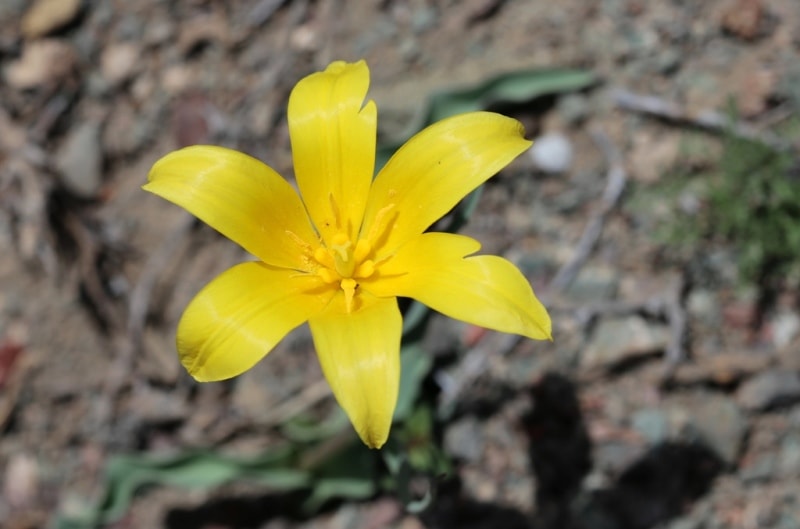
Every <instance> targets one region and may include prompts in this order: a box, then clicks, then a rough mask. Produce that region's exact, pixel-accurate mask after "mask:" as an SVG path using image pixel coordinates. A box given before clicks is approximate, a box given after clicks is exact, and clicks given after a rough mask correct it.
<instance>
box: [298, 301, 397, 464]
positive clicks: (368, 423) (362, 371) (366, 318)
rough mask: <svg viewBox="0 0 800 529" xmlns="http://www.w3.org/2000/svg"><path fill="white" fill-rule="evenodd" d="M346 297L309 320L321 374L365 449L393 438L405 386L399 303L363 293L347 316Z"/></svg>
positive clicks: (377, 446)
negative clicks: (396, 410) (399, 398)
mask: <svg viewBox="0 0 800 529" xmlns="http://www.w3.org/2000/svg"><path fill="white" fill-rule="evenodd" d="M343 297H344V296H342V295H339V296H337V298H334V300H333V301H332V302H331V304H330V305H329V306H328V308H327V309H326V310H325V311H324V312H322V313H320V314H319V315H317V316H314V317H312V318H311V319H310V320H309V325H310V326H311V333H312V335H313V336H314V345H315V347H316V349H317V355H318V356H319V362H320V364H321V365H322V372H323V373H324V374H325V378H326V379H328V383H329V384H330V386H331V389H332V390H333V394H334V395H335V396H336V400H337V401H338V402H339V405H340V406H341V407H342V408H343V409H344V411H345V412H346V413H347V416H348V417H350V422H352V423H353V426H354V427H355V429H356V432H358V435H359V437H361V440H362V441H364V444H366V445H367V446H369V447H370V448H380V447H381V446H382V445H383V443H385V442H386V439H387V437H388V436H389V429H390V427H391V425H392V415H393V414H394V408H395V405H396V404H397V392H398V390H399V384H400V335H401V333H402V326H403V322H402V318H401V316H400V310H399V309H398V307H397V300H396V299H394V298H389V299H377V298H373V297H371V296H369V295H364V294H360V295H359V302H360V303H361V306H360V307H358V309H357V310H355V311H353V312H351V313H348V312H347V311H346V310H345V306H344V300H343Z"/></svg>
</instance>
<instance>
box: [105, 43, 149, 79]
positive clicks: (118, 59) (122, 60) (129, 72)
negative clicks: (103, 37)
mask: <svg viewBox="0 0 800 529" xmlns="http://www.w3.org/2000/svg"><path fill="white" fill-rule="evenodd" d="M141 54H142V49H141V47H140V46H139V45H138V44H135V43H133V42H121V43H117V44H111V45H110V46H108V47H106V48H105V49H104V50H103V53H102V55H101V56H100V71H101V72H102V74H103V78H104V79H105V80H106V81H108V83H109V84H111V85H112V86H118V85H120V84H122V83H123V82H125V81H127V80H128V79H130V78H131V77H133V75H134V74H135V73H136V66H137V64H139V61H140V58H141Z"/></svg>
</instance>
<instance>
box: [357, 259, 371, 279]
mask: <svg viewBox="0 0 800 529" xmlns="http://www.w3.org/2000/svg"><path fill="white" fill-rule="evenodd" d="M374 273H375V263H374V262H373V261H372V260H368V261H364V262H363V263H361V264H360V265H358V268H357V269H356V273H355V274H353V275H355V276H356V277H357V278H359V279H364V278H367V277H370V276H371V275H372V274H374Z"/></svg>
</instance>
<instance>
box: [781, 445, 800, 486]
mask: <svg viewBox="0 0 800 529" xmlns="http://www.w3.org/2000/svg"><path fill="white" fill-rule="evenodd" d="M778 474H779V475H781V476H783V477H786V478H796V477H798V476H800V435H787V436H786V437H784V438H783V441H781V448H780V451H779V452H778Z"/></svg>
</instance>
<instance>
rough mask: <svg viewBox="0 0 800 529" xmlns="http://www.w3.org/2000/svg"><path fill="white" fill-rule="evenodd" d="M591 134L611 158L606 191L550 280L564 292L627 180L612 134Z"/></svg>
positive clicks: (594, 131) (604, 152)
mask: <svg viewBox="0 0 800 529" xmlns="http://www.w3.org/2000/svg"><path fill="white" fill-rule="evenodd" d="M590 133H591V135H592V138H593V139H594V141H595V143H597V146H598V147H599V148H600V150H602V151H603V154H604V155H605V157H606V160H607V161H608V173H607V175H606V188H605V190H604V191H603V196H602V199H601V202H600V207H599V208H598V209H597V211H596V212H595V213H594V214H593V215H592V218H591V219H590V220H589V223H588V224H587V225H586V229H584V231H583V234H582V235H581V238H580V241H578V246H577V247H576V249H575V253H574V254H573V256H572V259H570V260H569V261H568V262H567V263H565V264H564V265H563V266H562V267H561V268H560V269H559V270H558V272H557V273H556V275H555V277H554V278H553V280H552V281H551V282H550V287H551V288H552V289H553V290H556V291H562V290H564V289H565V288H567V287H568V286H569V285H570V283H572V281H573V280H574V279H575V276H577V275H578V272H579V271H580V269H581V268H582V267H583V265H584V263H586V260H587V259H588V258H589V256H590V255H591V253H592V250H593V249H594V247H595V244H597V241H598V240H599V239H600V234H601V233H602V231H603V225H604V224H605V221H606V218H607V217H608V214H609V213H611V210H613V209H614V207H615V206H616V205H617V203H618V202H619V199H620V197H621V196H622V191H623V190H624V189H625V183H626V181H627V175H626V173H625V168H624V167H623V164H622V155H621V154H620V152H619V150H617V148H616V147H615V146H614V144H613V143H611V140H610V139H609V137H608V136H607V135H606V134H605V133H604V132H603V131H602V130H600V129H599V128H594V129H592V130H591V131H590Z"/></svg>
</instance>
